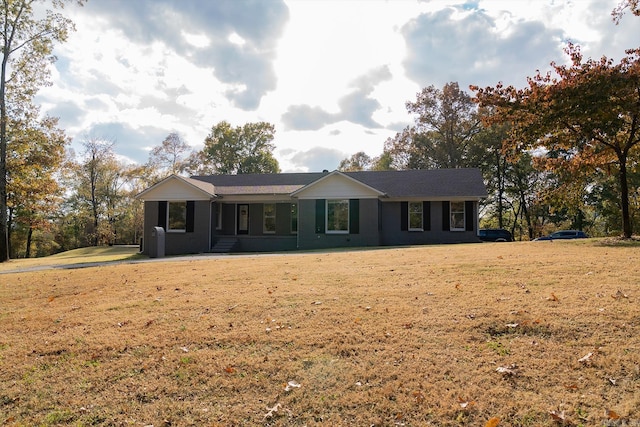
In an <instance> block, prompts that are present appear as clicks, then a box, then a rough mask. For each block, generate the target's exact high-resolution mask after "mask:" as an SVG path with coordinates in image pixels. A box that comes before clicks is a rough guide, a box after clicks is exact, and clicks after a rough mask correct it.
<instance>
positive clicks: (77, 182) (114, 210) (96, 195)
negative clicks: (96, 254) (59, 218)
mask: <svg viewBox="0 0 640 427" xmlns="http://www.w3.org/2000/svg"><path fill="white" fill-rule="evenodd" d="M82 145H83V147H84V151H83V153H82V159H81V160H80V162H79V163H76V165H75V171H74V172H75V173H74V174H73V177H72V180H73V184H72V186H73V188H74V194H73V196H72V198H71V200H70V203H71V207H72V208H73V211H75V213H76V214H80V215H83V216H84V218H89V221H86V219H85V220H83V219H82V218H78V220H79V221H80V222H81V223H82V222H88V223H87V224H86V228H85V231H84V232H85V233H86V234H87V236H88V238H87V239H86V243H88V244H90V245H93V246H98V245H100V244H113V243H114V241H115V237H116V236H115V226H116V223H117V222H118V220H119V216H120V213H121V211H122V209H123V198H124V191H123V188H124V184H125V183H126V181H125V177H124V174H123V170H124V167H123V165H121V164H120V163H119V162H118V161H117V159H116V157H115V153H114V151H113V145H114V143H113V142H112V141H108V140H105V139H100V138H88V139H86V140H85V141H84V142H83V144H82Z"/></svg>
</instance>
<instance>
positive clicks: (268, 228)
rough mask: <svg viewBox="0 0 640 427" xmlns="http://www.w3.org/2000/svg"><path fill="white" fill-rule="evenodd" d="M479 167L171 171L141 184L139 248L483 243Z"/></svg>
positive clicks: (191, 249)
mask: <svg viewBox="0 0 640 427" xmlns="http://www.w3.org/2000/svg"><path fill="white" fill-rule="evenodd" d="M486 196H487V190H486V187H485V185H484V183H483V180H482V175H481V173H480V170H478V169H435V170H406V171H361V172H339V171H333V172H326V171H325V172H321V173H280V174H246V175H211V176H194V177H191V178H184V177H180V176H177V175H171V176H169V177H168V178H165V179H164V180H162V181H160V182H159V183H157V184H155V185H153V186H152V187H150V188H148V189H146V190H144V191H143V192H142V193H140V194H139V195H138V196H137V198H138V199H142V200H143V201H144V237H143V242H145V244H144V245H143V253H146V254H149V245H148V244H146V243H147V242H153V241H154V240H153V239H154V236H155V235H156V231H157V232H158V234H161V233H162V230H159V229H157V228H155V227H162V229H163V230H164V233H162V235H163V237H164V240H165V242H164V253H166V254H168V255H171V254H186V253H202V252H229V251H233V252H257V251H285V250H297V249H301V250H304V249H323V248H337V247H361V246H396V245H417V244H434V243H458V242H478V241H479V239H478V237H477V232H478V203H479V202H480V200H481V199H483V198H485V197H486Z"/></svg>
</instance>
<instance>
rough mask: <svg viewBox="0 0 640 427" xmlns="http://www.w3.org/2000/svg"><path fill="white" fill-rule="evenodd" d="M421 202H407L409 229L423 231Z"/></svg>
mask: <svg viewBox="0 0 640 427" xmlns="http://www.w3.org/2000/svg"><path fill="white" fill-rule="evenodd" d="M422 206H423V204H422V202H409V231H424V225H423V224H424V222H423V217H424V214H423V212H422Z"/></svg>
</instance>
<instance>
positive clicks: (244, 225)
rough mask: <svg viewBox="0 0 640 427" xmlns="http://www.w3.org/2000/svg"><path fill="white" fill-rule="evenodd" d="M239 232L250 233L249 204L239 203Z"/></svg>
mask: <svg viewBox="0 0 640 427" xmlns="http://www.w3.org/2000/svg"><path fill="white" fill-rule="evenodd" d="M238 234H249V205H238Z"/></svg>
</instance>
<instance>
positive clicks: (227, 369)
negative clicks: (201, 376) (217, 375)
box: [224, 365, 236, 374]
mask: <svg viewBox="0 0 640 427" xmlns="http://www.w3.org/2000/svg"><path fill="white" fill-rule="evenodd" d="M224 371H225V372H226V373H227V374H234V373H235V372H236V368H234V367H233V366H231V365H229V366H227V367H226V368H224Z"/></svg>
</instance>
